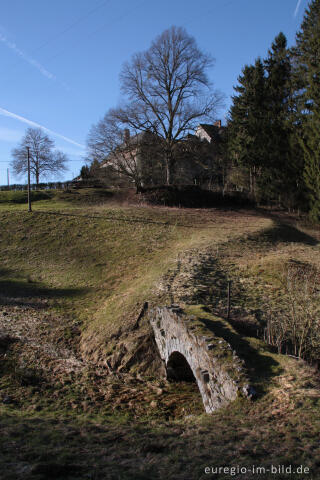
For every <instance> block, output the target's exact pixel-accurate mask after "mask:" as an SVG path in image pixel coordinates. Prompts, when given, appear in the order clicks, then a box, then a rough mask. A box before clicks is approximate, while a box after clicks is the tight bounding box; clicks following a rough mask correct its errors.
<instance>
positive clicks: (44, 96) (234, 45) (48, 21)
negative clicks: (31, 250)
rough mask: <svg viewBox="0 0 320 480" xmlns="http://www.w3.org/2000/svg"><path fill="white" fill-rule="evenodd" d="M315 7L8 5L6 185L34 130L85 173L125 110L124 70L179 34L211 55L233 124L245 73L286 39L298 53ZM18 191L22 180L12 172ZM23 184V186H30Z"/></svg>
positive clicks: (257, 2)
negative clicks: (120, 107) (108, 123)
mask: <svg viewBox="0 0 320 480" xmlns="http://www.w3.org/2000/svg"><path fill="white" fill-rule="evenodd" d="M307 4H308V1H307V0H197V2H195V1H194V0H193V1H191V0H161V2H160V1H158V0H122V1H119V0H55V1H54V2H51V1H49V0H46V1H44V0H28V1H27V2H26V1H25V0H10V1H6V2H1V3H0V58H1V75H0V92H1V94H0V95H1V99H0V185H3V184H6V182H7V167H9V162H10V159H11V150H12V148H14V147H15V146H16V145H17V143H18V142H19V141H20V139H21V137H22V136H23V134H24V132H25V129H26V128H28V126H30V125H31V126H32V124H30V123H29V124H28V123H27V122H28V121H31V122H34V123H36V124H38V125H41V126H43V127H45V128H47V129H48V130H49V132H48V133H49V135H50V136H51V138H52V139H54V140H55V143H56V147H57V148H59V149H61V150H63V151H64V152H65V153H66V154H67V155H68V157H69V160H70V161H69V162H68V168H69V170H68V172H67V173H66V174H65V175H63V176H62V177H59V178H58V177H56V179H57V180H58V179H60V180H62V179H66V178H71V177H72V176H75V175H77V174H78V173H79V170H80V167H81V165H83V163H84V161H83V158H84V156H85V149H84V148H83V147H82V146H85V143H86V136H87V134H88V131H89V129H90V126H91V125H92V124H93V123H96V122H97V121H98V120H99V119H100V118H101V117H102V116H103V115H104V113H105V112H106V110H108V109H109V108H110V107H113V106H115V105H116V104H117V103H118V101H119V100H120V98H121V97H120V89H119V72H120V69H121V66H122V64H123V62H124V61H126V60H129V59H130V57H131V55H132V54H133V53H135V52H137V51H141V50H145V49H147V48H148V47H149V46H150V43H151V41H152V40H153V39H154V38H155V37H156V36H157V35H158V34H160V33H161V32H162V31H163V30H165V29H166V28H168V27H170V26H171V25H178V26H184V27H185V28H186V30H187V32H188V33H189V34H191V35H193V36H194V37H195V39H196V40H197V43H198V46H199V48H200V49H201V50H203V51H205V52H208V53H211V54H212V55H213V56H214V57H215V59H216V63H215V67H214V68H213V69H212V71H211V72H210V77H211V79H212V81H213V82H214V85H215V87H216V88H217V89H219V90H221V91H222V92H223V93H224V94H225V95H226V107H225V108H224V109H222V110H221V111H220V113H219V115H218V116H219V118H222V119H223V120H224V118H225V114H226V112H227V110H228V107H229V106H230V96H231V95H232V93H233V86H234V85H235V84H236V83H237V77H238V75H239V74H240V72H241V69H242V68H243V66H244V65H245V64H248V63H249V64H250V63H252V62H254V60H255V58H257V57H258V56H262V57H264V56H265V55H266V53H267V50H268V48H269V47H270V45H271V42H272V41H273V39H274V37H275V36H276V35H277V34H278V33H279V32H280V31H283V32H284V34H285V35H286V36H287V38H288V43H289V45H292V44H293V43H294V39H295V33H296V31H297V30H298V29H299V26H300V24H301V21H302V17H303V13H304V10H305V8H306V6H307ZM10 177H11V182H13V181H15V180H17V179H15V178H14V177H13V174H12V172H10ZM21 181H22V182H23V179H22V180H21Z"/></svg>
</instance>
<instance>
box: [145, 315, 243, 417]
mask: <svg viewBox="0 0 320 480" xmlns="http://www.w3.org/2000/svg"><path fill="white" fill-rule="evenodd" d="M148 315H149V321H150V324H151V326H152V328H153V331H154V336H155V341H156V344H157V347H158V349H159V353H160V357H161V358H162V360H163V362H164V363H165V366H166V370H167V376H168V378H174V377H175V379H176V380H177V379H179V376H180V379H181V380H184V379H185V378H183V377H185V376H186V375H187V370H188V368H187V367H186V368H184V366H183V362H181V361H180V360H179V359H181V355H182V356H183V357H184V358H185V360H186V361H187V362H188V364H189V366H190V369H191V371H192V373H193V376H194V378H195V380H196V382H197V384H198V387H199V390H200V393H201V396H202V399H203V404H204V408H205V411H206V412H207V413H212V412H214V411H215V410H217V409H218V408H221V407H224V406H226V405H227V404H229V403H230V402H232V401H233V400H235V399H236V398H238V397H239V396H245V397H250V396H251V394H252V389H251V388H250V387H249V384H248V378H247V376H246V373H245V370H244V366H243V361H242V360H240V359H239V357H238V356H237V354H236V353H235V352H234V351H233V350H232V348H231V346H230V345H229V343H228V342H226V341H225V340H224V339H223V338H219V337H217V336H215V335H214V334H213V333H212V332H211V330H209V329H207V328H206V327H205V326H204V325H203V326H201V328H199V324H197V322H195V321H194V319H193V318H191V317H190V316H188V315H186V314H185V313H184V312H183V310H182V309H180V307H178V306H171V307H157V308H154V309H152V310H150V311H149V313H148ZM177 352H178V354H180V355H177Z"/></svg>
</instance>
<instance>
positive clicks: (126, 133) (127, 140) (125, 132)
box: [123, 128, 130, 143]
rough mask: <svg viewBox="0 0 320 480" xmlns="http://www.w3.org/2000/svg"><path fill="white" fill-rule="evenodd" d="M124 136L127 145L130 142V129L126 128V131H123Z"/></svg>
mask: <svg viewBox="0 0 320 480" xmlns="http://www.w3.org/2000/svg"><path fill="white" fill-rule="evenodd" d="M123 136H124V141H125V142H126V143H128V142H129V140H130V130H129V128H125V129H124V131H123Z"/></svg>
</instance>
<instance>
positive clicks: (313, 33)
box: [294, 0, 320, 221]
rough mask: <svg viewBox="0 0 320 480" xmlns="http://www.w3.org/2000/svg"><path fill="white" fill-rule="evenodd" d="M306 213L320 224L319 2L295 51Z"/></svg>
mask: <svg viewBox="0 0 320 480" xmlns="http://www.w3.org/2000/svg"><path fill="white" fill-rule="evenodd" d="M294 56H295V61H296V78H297V79H298V81H297V87H298V88H299V91H300V92H301V93H300V95H299V97H298V100H299V101H298V105H299V107H300V108H299V110H300V112H299V113H300V121H301V125H302V136H301V144H302V146H303V151H304V162H305V166H304V180H305V184H306V187H307V189H308V193H309V214H310V217H311V218H312V220H314V221H320V0H313V1H311V3H310V4H309V7H308V8H307V10H306V13H305V16H304V19H303V22H302V25H301V29H300V31H299V32H298V34H297V38H296V47H295V49H294Z"/></svg>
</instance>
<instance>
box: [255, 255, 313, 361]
mask: <svg viewBox="0 0 320 480" xmlns="http://www.w3.org/2000/svg"><path fill="white" fill-rule="evenodd" d="M280 280H281V285H282V289H283V290H282V291H283V295H282V296H281V298H280V299H278V301H277V304H276V305H266V306H265V310H266V313H265V320H266V327H265V332H264V337H265V340H266V341H267V342H268V343H269V344H271V345H273V346H276V347H277V350H278V352H279V353H289V354H292V355H295V356H296V357H299V358H303V359H305V360H308V361H309V362H311V363H318V362H319V359H320V329H319V319H320V294H319V292H320V291H319V288H318V286H319V281H320V274H319V272H318V271H317V270H316V269H315V268H314V267H312V266H309V265H307V264H305V265H304V264H302V265H300V264H298V265H296V264H289V266H288V267H287V269H286V271H285V272H284V273H283V274H282V276H281V279H280Z"/></svg>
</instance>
